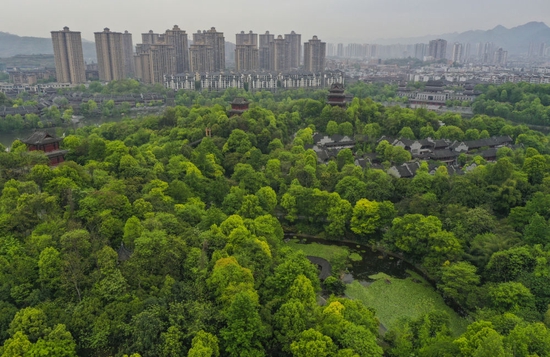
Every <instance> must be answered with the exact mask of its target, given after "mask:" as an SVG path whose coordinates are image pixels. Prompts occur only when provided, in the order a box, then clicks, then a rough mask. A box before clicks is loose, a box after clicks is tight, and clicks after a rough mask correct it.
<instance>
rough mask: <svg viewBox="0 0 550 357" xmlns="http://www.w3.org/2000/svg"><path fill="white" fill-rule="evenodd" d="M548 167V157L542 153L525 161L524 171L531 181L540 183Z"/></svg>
mask: <svg viewBox="0 0 550 357" xmlns="http://www.w3.org/2000/svg"><path fill="white" fill-rule="evenodd" d="M547 169H548V164H547V163H546V159H545V158H544V156H542V155H535V156H532V157H528V158H526V159H525V162H524V163H523V172H525V173H526V174H527V177H528V178H529V182H531V183H532V184H534V185H536V184H540V183H541V182H542V179H543V178H544V175H545V173H546V170H547Z"/></svg>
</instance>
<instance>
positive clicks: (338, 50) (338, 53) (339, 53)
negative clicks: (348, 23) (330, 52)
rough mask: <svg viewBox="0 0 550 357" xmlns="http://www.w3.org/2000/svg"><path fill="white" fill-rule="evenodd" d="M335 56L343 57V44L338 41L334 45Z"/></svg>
mask: <svg viewBox="0 0 550 357" xmlns="http://www.w3.org/2000/svg"><path fill="white" fill-rule="evenodd" d="M336 56H337V57H344V44H343V43H339V44H338V45H337V47H336Z"/></svg>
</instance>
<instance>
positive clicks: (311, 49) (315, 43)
mask: <svg viewBox="0 0 550 357" xmlns="http://www.w3.org/2000/svg"><path fill="white" fill-rule="evenodd" d="M326 47H327V44H326V43H325V42H321V40H319V39H318V38H317V36H313V38H312V39H311V40H309V41H308V42H306V43H304V69H305V70H306V71H310V72H322V71H324V70H325V56H326Z"/></svg>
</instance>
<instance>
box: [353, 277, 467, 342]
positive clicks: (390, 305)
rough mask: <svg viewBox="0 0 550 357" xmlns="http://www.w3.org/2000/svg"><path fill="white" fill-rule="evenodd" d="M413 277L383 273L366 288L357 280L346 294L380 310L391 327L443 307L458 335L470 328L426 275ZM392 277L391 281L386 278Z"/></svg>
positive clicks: (381, 318) (383, 322)
mask: <svg viewBox="0 0 550 357" xmlns="http://www.w3.org/2000/svg"><path fill="white" fill-rule="evenodd" d="M409 273H410V274H411V275H412V276H413V277H414V279H415V280H416V281H419V282H415V281H413V277H409V278H406V279H396V278H393V277H391V276H389V275H386V274H383V273H380V274H376V275H372V276H370V278H371V279H376V280H375V281H374V282H373V283H372V284H371V285H369V286H368V287H365V286H363V285H361V284H360V283H359V282H358V281H354V282H353V283H351V284H349V285H348V286H347V288H346V296H348V297H349V298H351V299H358V300H361V301H363V303H364V304H365V305H366V306H369V307H373V308H374V309H375V310H376V316H377V317H378V319H379V320H380V322H381V323H382V324H383V325H384V326H385V327H386V328H387V329H388V330H389V329H391V328H392V327H394V326H395V325H396V323H397V322H398V321H399V319H400V318H403V317H405V318H406V317H409V318H413V319H414V318H417V317H420V316H421V315H423V314H425V313H428V312H430V311H435V310H443V311H445V312H447V313H448V314H449V316H450V317H451V321H450V330H451V333H452V334H453V335H454V336H458V335H460V334H461V333H462V332H464V331H465V330H466V326H467V324H468V322H467V321H466V320H465V319H463V318H461V317H460V316H459V315H458V314H457V313H456V312H455V311H454V310H452V309H451V308H450V307H448V306H447V305H446V304H445V302H444V301H443V298H442V297H441V296H440V295H439V294H438V293H437V291H435V290H434V289H433V288H432V286H431V285H430V284H428V283H427V282H426V281H425V280H424V279H422V277H420V276H419V275H417V274H415V273H414V272H409ZM386 279H388V280H389V281H391V283H388V282H387V281H386Z"/></svg>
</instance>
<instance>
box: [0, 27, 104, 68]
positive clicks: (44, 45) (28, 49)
mask: <svg viewBox="0 0 550 357" xmlns="http://www.w3.org/2000/svg"><path fill="white" fill-rule="evenodd" d="M82 51H83V52H84V60H86V61H90V60H94V61H95V60H96V51H95V43H94V42H91V41H87V40H83V41H82ZM37 54H53V45H52V39H51V38H43V37H27V36H17V35H13V34H11V33H7V32H1V31H0V57H12V56H16V55H37Z"/></svg>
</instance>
